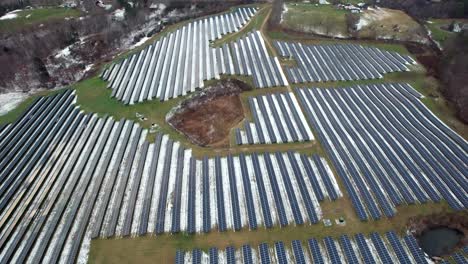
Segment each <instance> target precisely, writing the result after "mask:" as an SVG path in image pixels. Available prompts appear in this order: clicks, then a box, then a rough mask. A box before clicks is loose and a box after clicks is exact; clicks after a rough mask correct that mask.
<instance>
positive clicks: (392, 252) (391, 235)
mask: <svg viewBox="0 0 468 264" xmlns="http://www.w3.org/2000/svg"><path fill="white" fill-rule="evenodd" d="M218 252H220V253H218ZM409 252H411V254H409ZM194 254H203V253H200V250H199V249H195V250H193V251H192V252H186V253H185V259H186V260H188V259H190V256H193V255H194ZM179 258H182V257H180V251H177V253H176V262H177V260H178V259H179ZM452 258H453V259H454V260H455V262H456V263H465V262H463V261H465V259H466V258H465V257H464V256H463V254H461V253H456V254H454V255H453V256H452ZM192 259H193V258H192ZM223 261H224V263H226V262H227V263H262V264H268V263H296V264H303V263H334V264H336V263H366V264H371V263H385V264H387V263H418V264H419V263H428V256H427V255H425V254H424V253H423V252H422V250H421V249H420V248H419V247H418V245H417V243H416V240H415V238H414V237H413V236H412V235H406V236H404V237H398V236H397V235H396V233H395V232H393V231H389V232H387V233H386V234H385V235H383V236H381V235H379V234H377V233H372V234H370V236H369V237H366V236H364V235H363V234H361V233H358V234H356V235H355V236H354V237H350V236H347V235H341V236H340V237H339V238H338V239H333V238H331V237H325V238H324V239H322V240H317V239H315V238H311V239H309V240H307V245H306V244H303V243H302V242H301V241H300V240H293V241H292V242H291V244H290V245H286V244H285V243H283V242H282V241H277V242H274V243H273V244H271V245H268V244H267V243H261V244H260V245H258V247H251V246H250V245H243V246H242V247H240V248H239V249H238V250H237V251H236V250H235V249H234V247H232V246H230V247H228V248H226V250H225V251H223V250H219V249H218V248H211V249H210V250H209V258H207V259H206V260H205V262H204V263H218V262H219V263H222V262H223ZM177 263H178V262H177ZM185 263H192V261H186V262H185Z"/></svg>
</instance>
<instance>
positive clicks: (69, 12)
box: [0, 7, 81, 32]
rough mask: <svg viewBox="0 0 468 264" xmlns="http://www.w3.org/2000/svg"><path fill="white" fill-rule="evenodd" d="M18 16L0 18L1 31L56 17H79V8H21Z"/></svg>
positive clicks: (51, 19)
mask: <svg viewBox="0 0 468 264" xmlns="http://www.w3.org/2000/svg"><path fill="white" fill-rule="evenodd" d="M15 14H16V15H17V17H15V18H13V19H6V20H0V32H13V31H16V30H20V29H22V28H24V27H28V26H31V25H37V24H40V23H45V22H50V21H53V20H56V19H65V18H74V17H79V16H80V15H81V12H80V11H79V10H78V9H73V8H64V7H52V8H38V9H30V10H21V11H18V12H15Z"/></svg>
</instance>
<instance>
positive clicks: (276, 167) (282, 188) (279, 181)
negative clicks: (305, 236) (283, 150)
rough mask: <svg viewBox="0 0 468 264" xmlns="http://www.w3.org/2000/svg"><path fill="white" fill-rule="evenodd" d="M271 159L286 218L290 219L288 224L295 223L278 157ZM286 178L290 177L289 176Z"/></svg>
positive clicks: (272, 155)
mask: <svg viewBox="0 0 468 264" xmlns="http://www.w3.org/2000/svg"><path fill="white" fill-rule="evenodd" d="M270 159H271V164H272V166H273V170H274V174H275V176H276V182H277V184H278V188H279V192H280V196H281V200H282V201H283V207H284V211H285V213H286V218H287V219H288V224H290V223H295V221H294V215H293V212H292V206H291V204H290V202H291V201H289V198H288V192H287V191H286V185H285V184H284V181H283V177H282V176H281V175H282V173H281V171H280V168H279V164H278V161H277V160H276V157H275V155H274V154H270ZM286 177H289V175H288V176H286Z"/></svg>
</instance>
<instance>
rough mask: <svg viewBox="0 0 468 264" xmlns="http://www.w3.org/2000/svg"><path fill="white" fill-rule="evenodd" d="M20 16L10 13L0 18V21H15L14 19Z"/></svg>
mask: <svg viewBox="0 0 468 264" xmlns="http://www.w3.org/2000/svg"><path fill="white" fill-rule="evenodd" d="M17 17H18V15H17V14H14V13H8V14H6V15H3V16H2V17H0V20H8V19H14V18H17Z"/></svg>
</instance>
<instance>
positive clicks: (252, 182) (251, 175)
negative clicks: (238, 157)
mask: <svg viewBox="0 0 468 264" xmlns="http://www.w3.org/2000/svg"><path fill="white" fill-rule="evenodd" d="M245 161H246V163H247V171H248V172H249V178H250V180H249V181H250V187H251V190H252V200H253V204H254V207H255V216H256V218H257V225H261V224H264V221H263V213H262V205H261V203H260V194H259V192H258V185H257V179H256V178H255V172H254V167H253V164H252V156H250V155H249V156H246V157H245Z"/></svg>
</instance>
